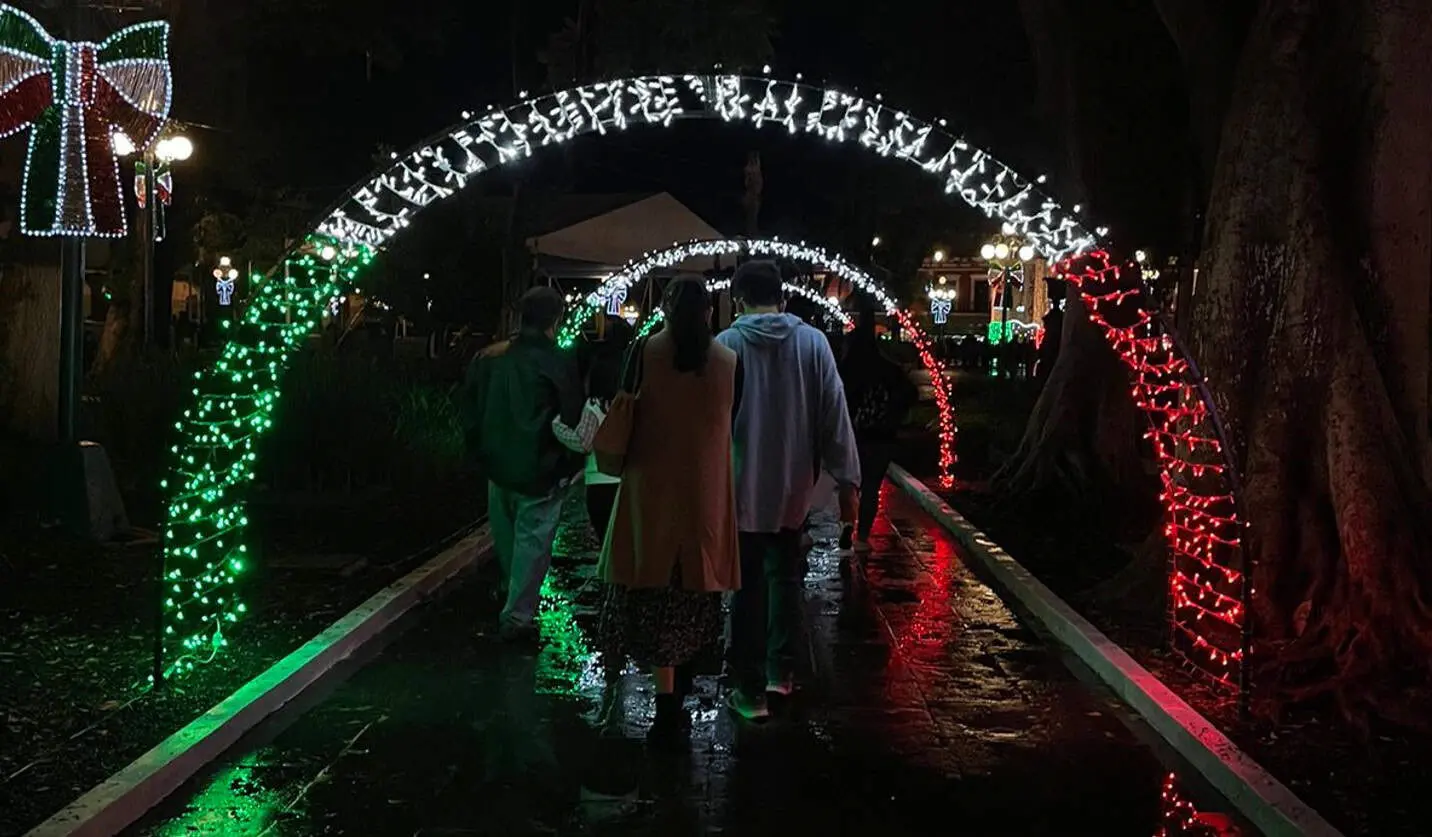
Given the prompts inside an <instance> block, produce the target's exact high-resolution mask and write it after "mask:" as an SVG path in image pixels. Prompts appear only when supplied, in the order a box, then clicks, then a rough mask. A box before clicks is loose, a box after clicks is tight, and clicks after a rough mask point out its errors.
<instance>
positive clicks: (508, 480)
mask: <svg viewBox="0 0 1432 837" xmlns="http://www.w3.org/2000/svg"><path fill="white" fill-rule="evenodd" d="M564 310H565V303H564V302H563V301H562V296H561V295H560V294H558V293H557V291H555V290H553V289H552V288H549V287H540V288H533V289H532V290H530V291H528V292H527V293H525V294H523V295H522V298H521V299H519V300H518V301H517V316H518V321H519V323H520V327H519V331H518V333H517V335H516V336H515V337H513V338H512V339H510V340H505V341H502V342H500V343H495V344H493V345H492V346H489V347H488V348H486V349H484V350H483V351H481V352H479V353H478V355H477V357H476V358H474V359H473V361H472V364H471V365H470V366H469V367H468V372H467V380H466V383H465V386H464V392H463V403H462V418H463V426H464V429H465V430H466V432H467V436H468V439H469V446H470V448H472V449H473V450H474V451H475V453H476V456H477V460H478V463H479V464H480V465H481V467H482V469H483V472H484V473H485V474H486V475H487V479H488V492H487V514H488V520H489V522H490V524H491V527H492V539H493V547H494V549H495V551H496V552H497V560H498V563H499V566H500V568H501V571H502V582H501V586H502V588H505V594H504V605H503V608H502V615H501V617H500V620H499V631H498V632H499V635H500V636H501V637H502V639H504V640H506V641H513V642H520V641H530V640H535V639H536V638H537V635H538V631H537V626H536V622H535V618H536V613H537V600H538V596H539V594H540V593H541V590H542V582H543V580H544V579H545V578H546V577H547V569H548V567H550V566H551V563H552V540H553V538H554V537H555V536H556V532H557V523H558V521H559V518H560V517H561V513H562V501H563V499H564V497H565V495H566V491H565V489H566V488H567V487H568V486H569V485H571V483H572V482H573V481H574V480H575V479H576V477H577V475H578V474H579V473H580V472H581V468H582V459H581V455H580V454H577V453H574V452H572V451H571V450H569V449H568V448H567V447H566V446H565V445H563V444H562V443H561V442H560V441H558V439H557V436H556V435H555V434H554V433H553V430H552V424H553V421H554V420H560V421H561V423H563V424H566V425H568V426H577V425H578V423H579V422H580V420H581V414H582V406H583V402H582V387H581V381H580V380H579V379H578V377H577V370H576V367H575V365H573V363H572V362H571V358H570V357H569V356H568V355H567V354H566V353H564V352H562V351H560V350H558V348H557V343H556V339H555V337H556V333H557V324H558V322H560V321H561V319H562V314H563V313H564Z"/></svg>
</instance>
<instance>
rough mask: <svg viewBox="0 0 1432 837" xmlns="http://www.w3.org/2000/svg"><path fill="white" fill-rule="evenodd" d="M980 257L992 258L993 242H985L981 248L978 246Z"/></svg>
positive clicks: (986, 259) (987, 259)
mask: <svg viewBox="0 0 1432 837" xmlns="http://www.w3.org/2000/svg"><path fill="white" fill-rule="evenodd" d="M980 258H982V259H984V260H985V261H990V260H991V259H993V258H994V245H993V244H986V245H985V246H983V247H981V248H980Z"/></svg>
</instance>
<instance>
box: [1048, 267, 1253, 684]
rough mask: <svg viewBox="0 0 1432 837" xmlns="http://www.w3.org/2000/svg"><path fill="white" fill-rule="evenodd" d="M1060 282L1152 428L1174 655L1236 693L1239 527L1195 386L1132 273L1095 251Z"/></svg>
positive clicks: (1240, 632) (1063, 270) (1063, 271)
mask: <svg viewBox="0 0 1432 837" xmlns="http://www.w3.org/2000/svg"><path fill="white" fill-rule="evenodd" d="M1056 275H1058V276H1059V277H1060V278H1062V279H1064V280H1066V281H1068V282H1069V283H1070V286H1071V288H1073V289H1074V290H1076V291H1077V292H1078V293H1079V296H1080V298H1081V299H1082V300H1083V302H1084V304H1085V307H1086V308H1087V309H1088V311H1089V319H1090V320H1091V321H1092V322H1093V323H1094V324H1095V325H1096V326H1098V327H1099V329H1100V330H1101V331H1103V333H1104V337H1105V339H1106V340H1107V341H1108V343H1109V345H1110V346H1112V347H1113V348H1114V350H1115V351H1116V352H1117V353H1118V355H1119V357H1120V358H1121V359H1122V360H1123V362H1124V364H1125V366H1127V367H1128V369H1129V371H1130V373H1131V379H1132V383H1131V388H1130V394H1131V395H1132V396H1133V399H1134V403H1135V404H1136V405H1137V406H1138V407H1139V408H1140V409H1141V410H1143V411H1144V414H1145V415H1146V416H1147V417H1148V420H1149V431H1148V434H1147V438H1148V439H1149V441H1150V442H1151V444H1152V445H1153V449H1154V453H1155V456H1156V458H1157V461H1158V465H1159V470H1160V473H1161V480H1162V486H1163V488H1162V492H1161V493H1160V497H1159V499H1160V500H1161V501H1162V502H1163V504H1164V509H1165V512H1166V514H1165V518H1164V520H1165V525H1164V537H1165V540H1166V542H1167V544H1168V551H1169V556H1170V561H1169V579H1168V583H1169V603H1170V604H1169V614H1170V621H1171V629H1172V630H1171V633H1172V642H1171V646H1172V648H1173V651H1174V653H1175V654H1177V655H1179V657H1180V658H1181V659H1183V660H1184V661H1185V662H1186V663H1188V664H1189V665H1191V666H1192V667H1193V668H1194V669H1195V670H1197V671H1200V672H1203V673H1205V674H1207V675H1209V676H1210V677H1212V678H1213V679H1214V680H1215V681H1216V682H1217V683H1220V684H1222V685H1225V686H1229V687H1238V686H1239V685H1240V678H1241V676H1242V674H1243V671H1242V667H1243V664H1244V654H1245V652H1246V644H1247V641H1246V636H1245V632H1244V628H1245V623H1244V620H1245V619H1246V617H1247V615H1246V613H1245V612H1244V604H1243V603H1244V601H1245V593H1246V591H1245V589H1244V584H1245V583H1246V581H1247V579H1246V576H1245V569H1244V553H1243V548H1242V542H1241V531H1240V530H1241V523H1240V522H1239V519H1238V513H1237V498H1236V497H1235V496H1234V493H1233V490H1232V488H1231V487H1230V486H1231V482H1230V479H1229V475H1228V473H1227V465H1226V460H1225V457H1224V453H1225V452H1224V449H1223V443H1222V442H1221V441H1219V439H1218V438H1217V435H1218V434H1217V432H1216V428H1215V427H1214V426H1213V415H1212V413H1211V411H1210V407H1209V404H1208V403H1207V401H1206V400H1205V397H1204V396H1203V394H1202V393H1201V392H1200V388H1199V384H1200V383H1201V382H1200V381H1198V380H1197V379H1196V378H1195V377H1194V374H1193V367H1192V365H1191V364H1190V362H1189V360H1188V358H1187V357H1185V356H1184V355H1183V353H1182V350H1181V347H1180V346H1179V345H1178V343H1177V341H1175V340H1174V339H1173V337H1172V335H1170V334H1169V333H1167V331H1165V330H1163V329H1162V328H1161V327H1160V323H1159V322H1158V320H1157V318H1156V316H1155V314H1154V313H1153V312H1152V311H1150V310H1148V309H1147V308H1146V302H1147V297H1146V295H1145V294H1144V293H1143V289H1142V282H1141V280H1142V275H1141V273H1140V270H1139V267H1138V265H1137V264H1131V265H1128V266H1127V268H1125V267H1121V266H1120V265H1117V264H1115V263H1114V262H1113V261H1112V260H1111V259H1110V258H1109V255H1108V254H1107V253H1104V252H1094V253H1091V254H1089V255H1087V256H1083V257H1079V258H1075V259H1071V260H1067V261H1065V262H1064V263H1062V264H1060V265H1059V266H1058V268H1057V270H1056Z"/></svg>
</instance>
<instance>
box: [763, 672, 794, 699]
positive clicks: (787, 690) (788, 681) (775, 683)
mask: <svg viewBox="0 0 1432 837" xmlns="http://www.w3.org/2000/svg"><path fill="white" fill-rule="evenodd" d="M795 691H796V681H795V679H794V678H791V677H782V678H781V679H780V680H772V681H771V682H769V683H767V684H766V693H767V694H771V695H780V696H781V697H783V698H784V697H790V696H791V695H793V694H795Z"/></svg>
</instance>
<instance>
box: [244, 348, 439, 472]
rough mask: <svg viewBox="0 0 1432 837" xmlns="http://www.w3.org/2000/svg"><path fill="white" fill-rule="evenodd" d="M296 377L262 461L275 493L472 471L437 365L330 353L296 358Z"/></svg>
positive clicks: (344, 350) (317, 352) (325, 350)
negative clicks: (434, 373)
mask: <svg viewBox="0 0 1432 837" xmlns="http://www.w3.org/2000/svg"><path fill="white" fill-rule="evenodd" d="M288 374H289V376H290V377H289V379H288V380H287V381H286V382H285V385H284V395H283V400H282V402H281V403H280V405H279V408H278V414H277V415H276V417H275V421H274V427H273V429H272V430H271V431H270V433H269V436H268V437H267V438H266V439H265V440H264V445H265V446H266V447H265V450H264V451H263V452H262V453H261V454H260V460H261V461H262V462H264V463H265V466H264V471H263V472H262V473H261V476H260V479H261V481H263V482H265V483H267V484H269V485H270V486H272V487H274V488H277V489H281V490H292V489H298V490H319V491H335V490H336V491H348V490H353V489H359V488H372V487H380V486H381V487H391V486H395V485H413V484H416V483H418V482H421V481H424V480H427V479H431V478H436V477H442V476H446V475H449V474H452V473H453V472H455V471H456V470H458V469H459V468H460V467H461V466H462V458H463V436H462V431H461V428H460V425H459V424H458V418H457V408H456V405H455V404H454V402H453V400H452V394H451V390H450V388H449V387H447V386H444V385H443V384H441V383H435V382H432V381H430V380H429V377H430V374H431V373H430V368H429V367H427V366H424V365H416V364H410V363H405V362H402V361H398V360H394V359H391V358H380V357H375V356H373V355H370V354H365V353H362V352H360V351H355V350H352V349H351V348H349V347H347V346H345V347H341V348H340V349H333V348H330V347H323V348H314V349H312V350H310V351H305V352H304V353H302V354H301V355H300V356H299V357H297V358H295V361H294V364H293V368H292V369H291V370H290V371H289V373H288Z"/></svg>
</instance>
